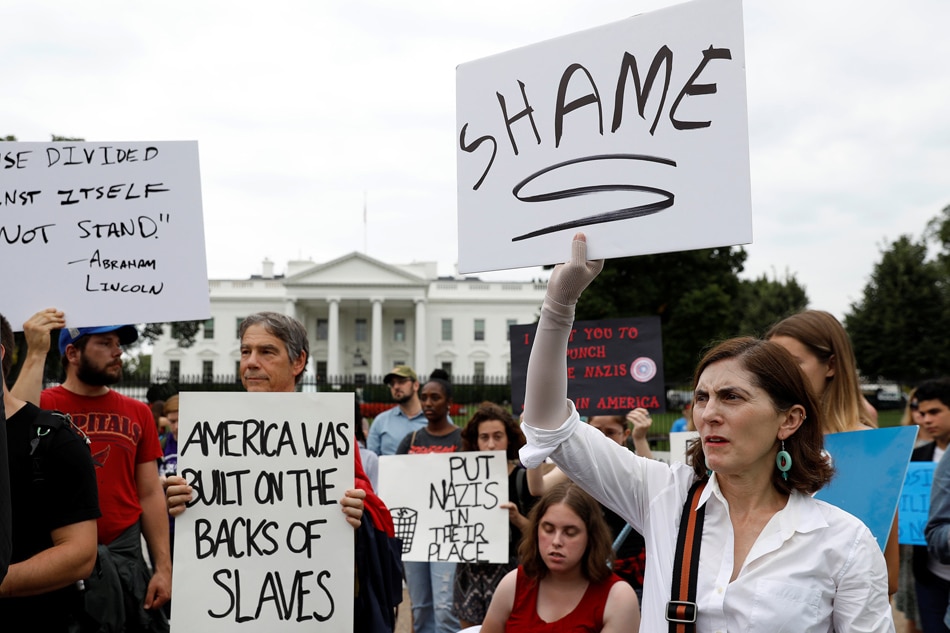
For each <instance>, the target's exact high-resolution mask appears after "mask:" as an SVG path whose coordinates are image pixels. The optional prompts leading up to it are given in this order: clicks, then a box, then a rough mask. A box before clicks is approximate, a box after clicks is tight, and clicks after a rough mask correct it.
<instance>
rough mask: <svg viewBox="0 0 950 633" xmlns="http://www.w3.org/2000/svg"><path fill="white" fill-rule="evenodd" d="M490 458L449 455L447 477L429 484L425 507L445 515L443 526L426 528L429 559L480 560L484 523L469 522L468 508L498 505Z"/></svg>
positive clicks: (490, 507)
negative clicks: (428, 538)
mask: <svg viewBox="0 0 950 633" xmlns="http://www.w3.org/2000/svg"><path fill="white" fill-rule="evenodd" d="M494 459H495V458H494V457H493V456H491V455H457V456H455V455H453V456H452V457H451V458H450V459H449V478H448V479H447V480H446V479H443V480H442V481H441V482H440V484H439V485H436V484H430V485H429V508H430V509H433V508H436V507H438V508H439V509H440V510H443V511H444V512H445V513H446V523H445V524H444V525H441V526H437V527H432V528H429V531H430V532H431V539H432V540H431V541H430V542H429V545H428V552H427V556H428V558H429V560H435V561H449V560H458V561H464V562H475V561H478V560H484V557H485V554H484V545H485V544H487V543H488V540H487V539H486V538H485V536H484V531H485V524H484V523H481V522H475V523H471V522H470V521H469V512H470V510H471V509H472V508H484V509H489V510H490V509H493V508H497V507H498V504H499V502H500V499H499V496H498V491H497V490H496V489H497V487H498V482H496V481H486V480H487V479H489V478H490V477H491V468H492V463H493V461H494Z"/></svg>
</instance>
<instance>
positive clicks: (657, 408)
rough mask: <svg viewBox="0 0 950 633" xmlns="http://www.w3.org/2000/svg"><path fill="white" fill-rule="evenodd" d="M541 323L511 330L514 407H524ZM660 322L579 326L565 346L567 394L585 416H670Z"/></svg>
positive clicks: (629, 320) (582, 323)
mask: <svg viewBox="0 0 950 633" xmlns="http://www.w3.org/2000/svg"><path fill="white" fill-rule="evenodd" d="M536 330H537V324H531V325H513V326H511V329H510V331H509V334H510V340H511V343H510V344H511V398H512V408H513V410H514V411H515V412H516V414H517V413H520V412H521V410H522V408H523V407H524V392H525V376H526V375H527V371H528V357H529V356H530V354H531V346H532V344H533V343H534V335H535V331H536ZM665 392H666V390H665V388H664V382H663V342H662V338H661V335H660V319H659V317H635V318H627V319H603V320H599V321H576V322H575V323H574V328H573V329H572V330H571V335H570V339H569V341H568V344H567V395H568V397H569V398H571V399H572V400H573V401H574V405H575V406H576V407H577V411H578V413H580V414H581V415H588V416H589V415H596V414H621V413H626V412H627V411H630V410H631V409H636V408H640V407H642V408H644V409H649V410H650V411H652V412H656V413H663V412H665V411H666V397H665Z"/></svg>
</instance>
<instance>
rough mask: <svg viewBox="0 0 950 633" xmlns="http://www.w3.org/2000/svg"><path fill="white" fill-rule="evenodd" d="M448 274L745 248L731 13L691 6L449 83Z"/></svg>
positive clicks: (546, 45) (502, 59)
mask: <svg viewBox="0 0 950 633" xmlns="http://www.w3.org/2000/svg"><path fill="white" fill-rule="evenodd" d="M456 90H457V94H456V107H457V111H456V118H457V129H456V136H455V138H456V155H457V163H458V216H459V222H458V225H459V270H460V272H463V273H470V272H480V271H486V270H499V269H505V268H520V267H525V266H534V265H539V264H553V263H557V262H560V261H563V259H564V257H565V253H566V252H567V251H566V250H565V249H566V248H567V244H568V243H569V242H570V239H571V236H572V235H573V234H574V233H575V232H577V231H583V232H585V233H586V234H587V236H588V245H589V248H588V254H589V256H590V257H591V258H610V257H621V256H626V255H637V254H646V253H661V252H670V251H681V250H690V249H696V248H706V247H716V246H725V245H734V244H745V243H749V242H751V241H752V216H751V193H750V180H749V140H748V136H749V135H748V122H747V119H748V115H747V107H746V87H745V52H744V43H743V33H742V3H741V0H694V1H693V2H689V3H685V4H682V5H677V6H673V7H670V8H667V9H663V10H660V11H655V12H651V13H646V14H643V15H639V16H636V17H633V18H630V19H627V20H624V21H621V22H617V23H614V24H608V25H606V26H602V27H599V28H595V29H591V30H589V31H584V32H580V33H575V34H573V35H568V36H565V37H562V38H558V39H554V40H550V41H547V42H542V43H539V44H535V45H532V46H528V47H525V48H521V49H517V50H514V51H510V52H507V53H504V54H500V55H496V56H493V57H488V58H485V59H480V60H477V61H473V62H469V63H465V64H461V65H460V66H458V69H457V72H456Z"/></svg>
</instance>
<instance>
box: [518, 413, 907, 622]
mask: <svg viewBox="0 0 950 633" xmlns="http://www.w3.org/2000/svg"><path fill="white" fill-rule="evenodd" d="M522 428H523V429H524V432H525V436H526V437H527V438H528V442H529V445H528V446H527V447H526V448H525V449H522V459H523V461H525V465H527V466H529V467H531V466H536V465H537V464H539V463H540V461H541V460H543V459H544V458H545V457H546V456H547V455H550V456H551V458H552V459H553V460H554V463H556V464H557V465H558V466H559V467H560V468H561V469H562V470H564V471H565V472H566V473H567V475H568V476H569V477H570V478H571V479H572V480H573V481H575V482H576V483H578V484H579V485H580V486H581V487H582V488H584V489H585V490H587V491H588V492H589V493H590V494H591V495H592V496H593V497H594V498H596V499H597V500H598V501H600V502H601V503H603V504H604V505H606V506H607V507H609V508H611V509H612V510H614V511H615V512H617V514H619V515H620V516H622V517H624V518H625V519H626V520H627V521H628V522H629V523H630V524H631V525H632V526H633V528H634V529H635V530H637V531H638V532H640V533H641V534H643V536H644V539H645V540H646V561H647V564H646V576H645V578H644V587H643V605H642V620H641V624H640V630H641V631H644V632H645V633H662V632H664V631H667V630H668V628H669V624H668V623H667V621H666V617H665V615H666V603H667V601H668V600H669V599H670V587H671V584H672V578H673V561H674V558H675V551H676V537H677V533H678V530H679V523H680V518H681V516H682V512H683V504H684V503H685V501H686V494H687V493H688V491H689V488H690V486H691V485H692V483H693V482H694V481H695V474H694V472H693V469H692V468H691V467H688V466H685V465H683V464H680V463H676V464H674V465H673V466H668V465H666V464H664V463H662V462H658V461H655V460H651V459H645V458H642V457H638V456H637V455H635V454H634V453H631V452H630V451H629V450H627V449H626V448H624V447H622V446H619V445H618V444H616V443H615V442H612V441H611V440H609V439H607V438H606V437H604V436H603V434H601V433H600V431H598V430H597V429H594V428H592V427H589V426H588V425H586V424H581V423H580V419H579V417H578V415H577V411H576V410H574V409H573V405H572V415H571V417H570V418H569V419H568V420H567V421H566V422H565V423H564V424H563V425H562V426H561V427H560V428H558V429H556V430H553V431H549V430H545V429H537V428H534V427H531V426H529V425H527V424H523V425H522ZM700 504H705V507H706V516H705V520H704V526H703V534H702V547H701V550H700V562H699V576H698V581H697V590H696V594H697V600H696V602H697V605H698V612H699V615H698V619H697V622H696V630H697V633H715V632H721V633H727V632H730V633H736V632H739V631H742V632H747V631H748V632H756V633H776V632H779V631H782V632H788V633H792V632H802V633H805V632H809V633H812V632H821V633H827V632H830V631H838V632H839V633H845V632H847V633H862V632H870V631H874V632H893V631H894V622H893V620H892V617H891V607H890V603H889V601H888V596H887V570H886V568H885V565H884V555H883V554H882V553H881V549H880V547H879V546H878V545H877V542H876V541H875V540H874V537H873V536H872V534H871V532H870V530H868V528H867V527H866V526H865V525H864V524H863V523H862V522H861V521H860V520H858V519H857V518H855V517H854V516H852V515H850V514H848V513H847V512H845V511H844V510H841V509H840V508H837V507H835V506H832V505H829V504H827V503H824V502H822V501H818V500H816V499H814V498H812V497H810V496H808V495H804V494H800V493H793V494H792V495H791V496H790V497H789V499H788V503H787V504H786V506H785V508H783V509H782V510H780V511H779V512H776V513H775V515H774V516H773V517H772V519H771V520H770V521H769V522H768V524H766V526H765V527H764V528H763V529H762V532H761V533H760V534H759V536H758V538H757V539H756V541H755V543H754V545H753V546H752V549H751V550H750V551H749V554H748V555H747V556H746V559H745V561H744V562H743V564H742V568H741V570H740V571H739V574H738V576H737V577H736V579H735V580H734V581H732V582H730V581H729V579H730V578H731V577H732V571H733V567H734V563H735V561H734V558H733V556H734V551H735V548H734V541H733V538H734V535H733V530H732V522H731V520H730V517H729V503H728V502H727V501H726V499H725V498H724V497H723V496H722V492H721V491H720V489H719V485H718V482H717V481H716V475H715V473H714V474H713V475H712V477H711V478H710V482H709V485H707V486H706V488H705V490H703V493H702V496H701V497H700Z"/></svg>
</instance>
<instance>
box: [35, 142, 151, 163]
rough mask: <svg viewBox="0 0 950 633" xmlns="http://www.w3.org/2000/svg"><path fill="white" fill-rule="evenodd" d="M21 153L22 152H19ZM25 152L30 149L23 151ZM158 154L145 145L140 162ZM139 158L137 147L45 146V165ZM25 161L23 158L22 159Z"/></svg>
mask: <svg viewBox="0 0 950 633" xmlns="http://www.w3.org/2000/svg"><path fill="white" fill-rule="evenodd" d="M21 153H22V152H21ZM25 153H27V154H30V153H32V152H31V151H27V152H25ZM157 156H158V148H157V147H151V146H149V147H146V148H145V151H144V152H142V155H141V160H142V162H145V161H149V160H153V159H154V158H156V157H157ZM139 160H140V156H139V150H138V149H137V148H125V147H113V146H111V145H100V146H99V147H77V146H75V145H64V146H62V147H59V148H57V147H47V148H46V166H47V167H54V166H57V167H70V166H72V165H121V164H122V163H136V162H138V161H139ZM24 162H25V159H24Z"/></svg>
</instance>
